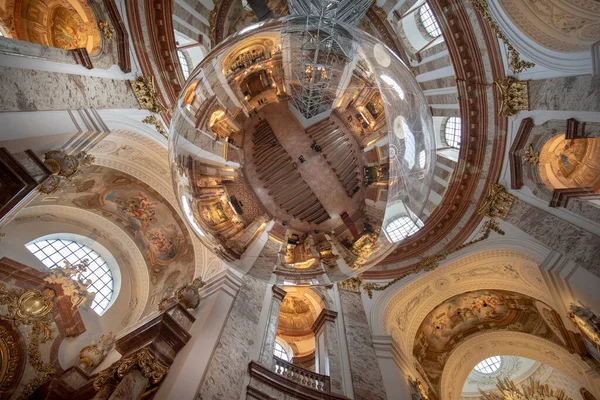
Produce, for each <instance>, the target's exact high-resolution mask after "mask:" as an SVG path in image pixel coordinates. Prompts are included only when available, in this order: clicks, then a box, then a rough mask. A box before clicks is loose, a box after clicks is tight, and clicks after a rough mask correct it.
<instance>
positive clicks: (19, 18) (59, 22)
mask: <svg viewBox="0 0 600 400" xmlns="http://www.w3.org/2000/svg"><path fill="white" fill-rule="evenodd" d="M0 19H1V21H0V28H1V30H2V32H3V34H4V35H5V36H7V37H10V38H13V39H18V40H24V41H27V42H32V43H38V44H41V45H44V46H50V47H57V48H59V49H63V50H74V49H78V48H85V49H86V50H87V52H88V53H89V54H96V53H98V52H99V51H100V47H101V45H102V41H101V37H100V30H99V29H98V24H97V22H96V19H95V17H94V13H93V12H92V9H91V8H90V7H89V5H88V4H87V2H86V1H84V0H48V1H46V0H23V1H19V0H9V1H7V2H6V3H5V5H4V8H3V9H0Z"/></svg>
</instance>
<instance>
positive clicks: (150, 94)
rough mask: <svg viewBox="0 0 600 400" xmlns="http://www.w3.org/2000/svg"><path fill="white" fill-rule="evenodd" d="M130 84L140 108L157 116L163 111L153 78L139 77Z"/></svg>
mask: <svg viewBox="0 0 600 400" xmlns="http://www.w3.org/2000/svg"><path fill="white" fill-rule="evenodd" d="M130 82H131V88H132V89H133V93H134V94H135V97H137V99H138V102H139V103H140V107H141V108H143V109H144V110H150V111H152V112H154V113H157V114H158V113H160V112H162V111H164V110H165V107H164V106H163V105H162V103H161V102H160V99H159V96H158V92H157V90H156V86H155V83H154V77H153V76H140V77H138V78H137V79H136V80H135V81H130Z"/></svg>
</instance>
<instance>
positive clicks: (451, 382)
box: [440, 331, 598, 400]
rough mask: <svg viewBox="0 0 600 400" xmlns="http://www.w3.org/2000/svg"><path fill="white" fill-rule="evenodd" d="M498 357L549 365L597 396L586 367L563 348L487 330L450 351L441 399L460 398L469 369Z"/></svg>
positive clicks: (521, 335)
mask: <svg viewBox="0 0 600 400" xmlns="http://www.w3.org/2000/svg"><path fill="white" fill-rule="evenodd" d="M499 354H500V355H512V356H520V357H526V358H530V359H532V360H535V361H538V362H540V363H542V364H546V365H549V366H551V367H552V368H554V369H556V370H558V371H559V372H561V373H562V374H564V375H566V376H568V377H569V378H571V379H573V380H574V381H575V382H577V383H579V384H580V385H581V387H583V388H585V389H586V390H588V391H590V392H591V393H594V395H595V396H598V391H597V388H595V387H594V386H593V384H592V383H591V382H590V381H589V380H588V379H587V374H586V372H587V371H588V370H589V367H588V365H587V364H586V363H584V362H583V361H582V360H581V359H579V358H578V357H577V356H576V355H574V354H571V353H569V352H568V351H567V350H566V349H565V348H564V347H563V346H561V345H559V344H556V343H553V342H552V341H549V340H547V339H544V338H541V337H538V336H534V335H531V334H527V333H522V332H509V331H488V332H483V333H480V334H477V335H473V336H471V337H470V338H468V339H466V340H465V341H463V342H462V343H461V344H460V345H459V346H457V347H456V348H455V349H454V350H453V351H452V353H451V354H450V356H449V357H448V360H447V362H446V365H445V367H444V370H443V371H442V376H441V389H440V398H441V400H458V399H460V395H461V392H462V387H463V383H464V382H465V380H466V379H467V376H468V375H469V373H470V372H471V370H472V369H473V367H474V366H475V365H476V364H477V363H478V362H480V361H481V360H483V359H485V358H487V357H491V356H494V355H499Z"/></svg>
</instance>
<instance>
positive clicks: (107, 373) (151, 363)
mask: <svg viewBox="0 0 600 400" xmlns="http://www.w3.org/2000/svg"><path fill="white" fill-rule="evenodd" d="M133 368H137V369H139V370H140V371H141V372H142V374H143V375H144V376H145V377H146V378H148V379H150V382H151V383H153V384H156V383H158V382H160V381H161V380H162V379H163V378H164V376H165V375H166V373H167V372H168V371H169V367H168V366H166V365H165V364H163V363H162V362H160V361H159V360H158V359H157V358H156V357H155V356H154V355H153V354H152V353H151V352H150V350H148V349H147V348H143V349H141V350H138V351H136V352H135V353H133V354H130V355H128V356H125V357H122V358H121V359H120V360H119V361H117V362H115V363H114V364H113V365H111V366H110V367H108V368H107V369H105V370H104V371H102V372H100V373H99V374H98V376H97V377H96V379H94V389H96V390H100V388H101V387H102V386H104V385H105V384H106V383H108V382H111V381H115V382H116V381H119V380H120V379H122V378H123V377H124V376H125V375H126V374H127V373H128V372H129V371H131V370H132V369H133Z"/></svg>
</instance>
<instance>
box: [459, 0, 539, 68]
mask: <svg viewBox="0 0 600 400" xmlns="http://www.w3.org/2000/svg"><path fill="white" fill-rule="evenodd" d="M470 1H471V4H472V5H473V8H475V9H476V10H477V11H479V13H480V14H481V15H482V16H483V17H484V18H485V19H486V20H487V21H488V23H489V24H490V26H491V27H492V29H493V30H494V32H496V36H497V37H498V39H500V40H502V42H503V43H504V44H505V45H506V48H507V49H508V68H509V69H510V70H511V71H512V72H514V73H515V74H518V73H520V72H523V71H526V70H527V69H529V68H533V67H535V64H534V63H532V62H529V61H523V60H521V56H520V55H519V52H518V51H517V50H516V49H515V48H514V47H513V46H512V45H511V44H510V42H509V41H508V38H507V37H506V35H504V33H503V32H502V31H501V30H500V28H498V25H496V22H494V19H493V18H492V15H491V14H490V11H489V8H488V4H487V1H486V0H470Z"/></svg>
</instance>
